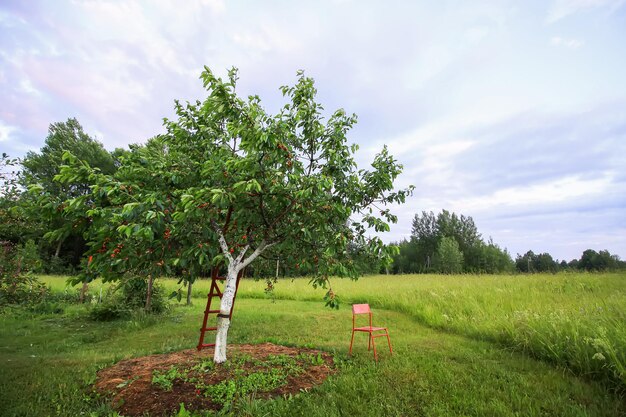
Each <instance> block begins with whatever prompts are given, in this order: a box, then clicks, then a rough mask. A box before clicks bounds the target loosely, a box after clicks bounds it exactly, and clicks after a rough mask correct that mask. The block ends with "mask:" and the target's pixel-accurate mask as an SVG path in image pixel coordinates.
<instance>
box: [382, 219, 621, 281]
mask: <svg viewBox="0 0 626 417" xmlns="http://www.w3.org/2000/svg"><path fill="white" fill-rule="evenodd" d="M412 226H413V227H412V230H411V237H410V239H408V240H406V239H405V240H402V241H401V242H396V243H394V244H395V245H397V246H398V247H399V249H400V251H399V253H398V254H397V255H396V256H395V257H394V260H393V265H392V267H391V269H390V271H389V272H392V273H394V274H414V273H447V274H458V273H486V274H495V273H511V272H523V273H535V272H559V271H568V270H569V271H614V270H618V269H626V262H624V261H622V260H620V259H619V256H617V255H612V254H611V253H609V251H607V250H601V251H599V252H596V251H595V250H593V249H587V250H585V251H584V252H583V253H582V255H581V256H580V258H579V259H572V260H570V261H565V260H561V261H559V260H557V259H554V258H553V257H552V255H550V254H549V253H538V254H536V253H534V252H533V251H532V250H529V251H528V252H526V253H525V254H524V255H520V254H518V255H517V256H516V258H515V260H513V258H512V257H511V255H510V254H509V253H508V252H507V250H506V249H502V248H501V247H500V246H498V245H497V244H496V243H494V242H493V241H492V240H491V239H489V240H488V241H486V242H485V241H484V240H483V239H482V237H481V235H480V233H479V232H478V228H477V227H476V224H475V223H474V220H473V219H472V218H471V217H470V216H464V215H457V214H456V213H451V212H449V211H447V210H443V211H441V213H438V214H436V215H435V213H433V212H432V211H430V212H426V211H423V212H422V213H421V214H416V215H415V217H414V218H413V225H412Z"/></svg>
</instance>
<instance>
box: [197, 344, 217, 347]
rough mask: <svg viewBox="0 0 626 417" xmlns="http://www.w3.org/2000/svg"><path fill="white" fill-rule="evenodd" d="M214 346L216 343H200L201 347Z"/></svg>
mask: <svg viewBox="0 0 626 417" xmlns="http://www.w3.org/2000/svg"><path fill="white" fill-rule="evenodd" d="M213 346H215V343H205V344H203V345H200V348H205V347H213Z"/></svg>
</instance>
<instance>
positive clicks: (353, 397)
mask: <svg viewBox="0 0 626 417" xmlns="http://www.w3.org/2000/svg"><path fill="white" fill-rule="evenodd" d="M43 279H44V281H45V282H47V283H48V284H49V285H50V286H51V287H52V288H53V291H55V292H63V291H66V290H67V291H76V289H73V288H70V289H66V288H65V281H64V278H63V277H43ZM161 285H163V286H164V287H166V288H167V289H168V290H172V289H174V288H176V282H175V281H173V280H166V279H164V280H161ZM101 286H102V284H100V283H98V282H95V283H93V284H92V285H91V287H90V293H91V294H93V295H99V292H100V291H99V290H100V287H101ZM105 287H106V286H105ZM194 288H195V289H194V299H193V305H192V306H191V307H185V306H178V305H175V306H173V308H172V310H171V311H170V313H168V314H167V315H165V316H161V317H146V316H142V315H137V316H135V317H133V318H132V319H130V320H124V321H117V322H108V323H96V322H93V321H90V320H89V319H87V314H86V312H87V309H88V307H86V306H78V305H67V306H65V311H64V313H62V314H32V313H28V312H25V311H23V310H16V311H9V312H7V313H5V314H3V315H0V363H1V364H2V365H0V372H1V374H2V378H0V410H2V412H1V413H0V414H1V415H3V416H4V415H6V416H48V415H59V416H65V415H67V416H73V415H92V416H108V415H112V414H111V410H110V409H109V408H108V406H107V405H106V404H105V403H104V402H103V401H102V400H99V399H97V398H93V397H91V396H90V395H88V392H89V391H88V386H89V383H91V382H93V380H94V378H95V372H96V371H97V369H99V368H102V367H104V366H107V365H110V364H112V363H114V362H116V361H118V360H120V359H122V358H129V357H136V356H143V355H146V354H150V353H158V352H167V351H175V350H180V349H185V348H192V347H193V346H194V345H195V344H196V343H197V336H198V328H199V326H200V320H201V316H202V311H203V309H204V303H205V299H206V292H207V290H208V282H206V281H202V282H198V283H197V284H196V285H195V287H194ZM263 289H264V284H263V283H262V282H255V281H252V280H246V281H245V282H243V283H242V285H241V287H240V292H239V295H238V299H237V304H236V312H235V315H234V319H233V325H232V326H231V332H230V336H229V341H230V342H232V343H250V342H253V343H254V342H264V341H271V342H274V343H280V344H287V345H295V346H314V347H317V348H321V349H324V350H328V351H330V352H333V353H334V354H335V355H336V357H337V360H338V361H339V364H340V365H339V366H340V372H339V373H338V374H337V375H335V376H333V377H331V378H330V379H329V380H327V381H326V382H325V383H324V384H323V385H322V386H320V387H319V388H317V389H315V390H313V391H312V392H310V393H303V394H301V395H298V396H296V397H293V398H284V399H276V400H272V401H260V400H252V399H247V400H242V401H240V402H239V403H238V404H237V405H236V409H235V410H234V412H235V414H236V415H254V416H262V415H268V416H274V415H277V416H281V415H284V416H296V415H302V416H351V415H355V416H356V415H365V416H369V415H371V416H414V415H415V416H620V415H621V416H624V415H626V401H625V400H624V396H623V392H624V388H625V387H626V382H625V376H626V373H625V372H624V364H625V363H626V358H625V355H626V328H625V327H626V326H625V324H624V323H626V317H625V312H626V276H625V275H624V274H621V275H620V274H559V275H535V276H435V275H423V276H418V275H413V276H371V277H364V278H362V279H361V280H359V281H357V282H352V281H342V280H335V281H334V282H333V289H334V290H335V292H337V293H338V294H339V296H340V297H341V298H342V302H343V304H342V306H341V308H340V309H339V310H329V309H325V308H324V307H323V302H322V301H321V298H322V296H323V292H324V291H323V290H314V289H312V288H310V286H309V285H308V281H307V280H305V279H296V280H288V279H287V280H283V281H279V283H278V284H277V285H276V289H275V291H274V294H273V299H270V298H267V296H266V294H265V293H264V291H263ZM103 294H106V290H105V288H104V289H103ZM353 302H369V303H370V304H371V305H372V307H373V308H374V311H375V319H376V321H379V322H380V323H382V324H385V325H386V326H388V327H389V328H390V333H391V337H392V342H393V344H394V353H395V354H394V356H392V357H389V356H388V355H386V354H385V352H384V350H383V349H381V362H380V363H379V364H378V365H375V364H374V363H373V361H372V358H371V353H368V352H367V348H366V346H365V345H366V342H365V340H364V338H363V339H362V340H360V341H359V340H357V343H358V344H357V349H356V352H355V356H354V357H353V358H351V359H349V358H348V357H347V356H346V354H347V351H348V345H349V339H350V327H351V315H350V310H349V305H350V304H351V303H353ZM359 342H360V343H359Z"/></svg>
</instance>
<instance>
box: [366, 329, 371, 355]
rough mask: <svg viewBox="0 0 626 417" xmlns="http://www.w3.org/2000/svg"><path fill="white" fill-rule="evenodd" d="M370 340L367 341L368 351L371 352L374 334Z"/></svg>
mask: <svg viewBox="0 0 626 417" xmlns="http://www.w3.org/2000/svg"><path fill="white" fill-rule="evenodd" d="M369 335H370V338H369V339H367V351H368V352H369V351H370V350H371V349H372V334H371V333H370V334H369Z"/></svg>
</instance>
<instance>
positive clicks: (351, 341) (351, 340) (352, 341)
mask: <svg viewBox="0 0 626 417" xmlns="http://www.w3.org/2000/svg"><path fill="white" fill-rule="evenodd" d="M352 343H354V330H352V338H351V339H350V353H349V354H350V355H352Z"/></svg>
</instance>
